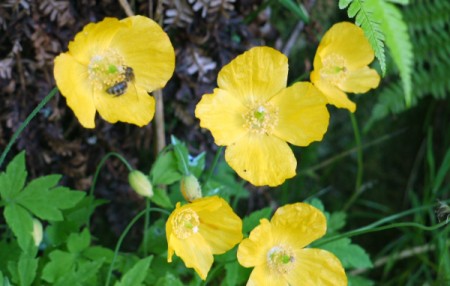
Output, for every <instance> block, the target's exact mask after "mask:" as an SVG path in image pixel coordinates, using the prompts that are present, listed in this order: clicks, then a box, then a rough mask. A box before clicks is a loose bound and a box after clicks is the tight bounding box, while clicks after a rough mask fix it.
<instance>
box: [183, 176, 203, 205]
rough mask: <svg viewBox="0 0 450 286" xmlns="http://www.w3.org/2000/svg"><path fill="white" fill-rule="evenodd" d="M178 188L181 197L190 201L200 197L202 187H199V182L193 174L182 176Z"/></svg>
mask: <svg viewBox="0 0 450 286" xmlns="http://www.w3.org/2000/svg"><path fill="white" fill-rule="evenodd" d="M180 188H181V193H182V194H183V197H184V198H185V199H186V200H187V201H188V202H192V201H193V200H195V199H199V198H201V197H202V189H201V188H200V184H199V183H198V180H197V178H196V177H195V176H194V175H188V176H184V177H183V178H182V179H181V182H180Z"/></svg>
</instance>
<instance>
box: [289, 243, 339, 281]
mask: <svg viewBox="0 0 450 286" xmlns="http://www.w3.org/2000/svg"><path fill="white" fill-rule="evenodd" d="M285 277H286V279H287V280H288V282H289V285H329V286H341V285H342V286H344V285H347V276H346V275H345V271H344V268H343V267H342V265H341V263H340V261H339V260H338V259H337V258H336V256H334V255H333V254H331V253H330V252H328V251H325V250H322V249H314V248H305V249H301V250H299V251H297V252H296V254H295V267H294V268H293V269H292V270H291V271H289V272H288V273H287V274H286V275H285Z"/></svg>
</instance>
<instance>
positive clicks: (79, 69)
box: [54, 16, 175, 128]
mask: <svg viewBox="0 0 450 286" xmlns="http://www.w3.org/2000/svg"><path fill="white" fill-rule="evenodd" d="M174 67H175V52H174V50H173V47H172V44H171V43H170V39H169V37H168V36H167V34H166V33H165V32H164V31H163V30H162V29H161V27H160V26H158V24H157V23H156V22H154V21H153V20H151V19H149V18H146V17H143V16H133V17H129V18H126V19H123V20H121V21H119V20H118V19H115V18H105V19H104V20H103V21H101V22H99V23H95V24H94V23H91V24H88V25H87V26H85V27H84V29H83V30H82V31H81V32H80V33H78V34H77V35H76V36H75V39H74V41H72V42H70V43H69V51H68V52H66V53H62V54H60V55H59V56H58V57H56V58H55V67H54V75H55V80H56V84H57V86H58V88H59V90H60V91H61V94H62V95H63V96H64V97H66V99H67V105H68V106H69V107H70V108H71V109H72V110H73V112H74V113H75V115H76V117H77V118H78V120H79V121H80V123H81V125H83V126H84V127H86V128H94V127H95V122H94V119H95V113H96V111H98V112H99V114H100V115H101V116H102V117H103V118H104V119H105V120H106V121H108V122H110V123H115V122H117V121H123V122H127V123H132V124H136V125H138V126H144V125H146V124H148V123H149V122H150V120H152V118H153V115H154V113H155V100H154V98H153V97H151V96H149V95H148V92H151V91H154V90H156V89H159V88H162V87H164V85H165V84H166V83H167V81H168V80H169V79H170V77H171V76H172V74H173V71H174Z"/></svg>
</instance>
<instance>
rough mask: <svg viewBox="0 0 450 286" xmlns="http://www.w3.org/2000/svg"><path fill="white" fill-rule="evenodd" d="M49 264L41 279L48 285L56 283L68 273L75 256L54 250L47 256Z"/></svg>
mask: <svg viewBox="0 0 450 286" xmlns="http://www.w3.org/2000/svg"><path fill="white" fill-rule="evenodd" d="M49 258H50V262H48V263H47V264H46V265H45V267H44V269H43V271H42V279H43V280H44V281H47V282H49V283H53V282H56V281H57V280H58V279H59V277H62V276H64V275H65V274H66V273H68V272H70V271H71V269H72V268H73V266H74V263H75V261H76V259H77V254H74V253H68V252H64V251H61V250H58V249H57V250H54V251H52V252H51V253H50V254H49Z"/></svg>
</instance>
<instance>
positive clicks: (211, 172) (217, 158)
mask: <svg viewBox="0 0 450 286" xmlns="http://www.w3.org/2000/svg"><path fill="white" fill-rule="evenodd" d="M223 149H224V147H223V146H219V149H217V152H216V155H215V156H214V160H213V163H212V165H211V168H210V171H209V172H208V176H207V177H206V179H205V181H204V182H203V184H204V185H206V183H207V182H209V179H211V176H212V174H213V173H214V170H215V169H216V167H217V164H218V163H219V159H220V155H222V151H223Z"/></svg>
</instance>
